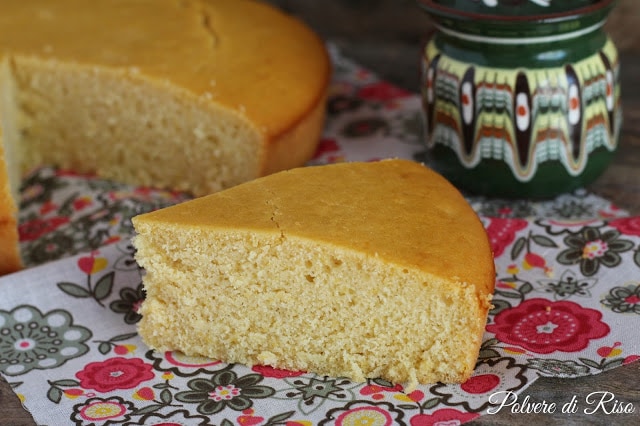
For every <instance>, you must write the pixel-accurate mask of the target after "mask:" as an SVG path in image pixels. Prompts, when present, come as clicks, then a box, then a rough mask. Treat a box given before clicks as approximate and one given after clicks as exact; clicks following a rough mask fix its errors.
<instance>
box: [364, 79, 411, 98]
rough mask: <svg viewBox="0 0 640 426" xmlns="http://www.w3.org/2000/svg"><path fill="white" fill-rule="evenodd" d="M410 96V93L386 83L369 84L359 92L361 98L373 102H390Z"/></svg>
mask: <svg viewBox="0 0 640 426" xmlns="http://www.w3.org/2000/svg"><path fill="white" fill-rule="evenodd" d="M408 96H411V93H410V92H408V91H406V90H404V89H401V88H399V87H397V86H394V85H392V84H389V83H385V82H380V83H373V84H369V85H367V86H364V87H362V88H361V89H360V90H358V97H359V98H361V99H366V100H373V101H389V100H393V99H399V98H406V97H408Z"/></svg>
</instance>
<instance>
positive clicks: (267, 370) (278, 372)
mask: <svg viewBox="0 0 640 426" xmlns="http://www.w3.org/2000/svg"><path fill="white" fill-rule="evenodd" d="M251 370H253V371H255V372H256V373H258V374H262V375H263V376H264V377H274V378H276V379H284V378H285V377H298V376H302V375H303V374H304V371H291V370H284V369H280V368H274V367H271V366H269V365H254V366H253V367H251Z"/></svg>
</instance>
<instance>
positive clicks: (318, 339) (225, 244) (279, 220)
mask: <svg viewBox="0 0 640 426" xmlns="http://www.w3.org/2000/svg"><path fill="white" fill-rule="evenodd" d="M134 226H135V229H136V231H137V233H138V234H137V236H136V237H135V239H134V244H135V246H136V248H137V254H136V258H137V260H138V262H139V264H140V265H141V266H143V267H144V268H145V269H146V275H145V277H144V281H143V282H144V287H145V290H146V293H147V297H146V300H145V302H144V303H143V305H142V308H141V314H142V315H143V317H142V320H141V322H140V323H139V332H140V335H141V336H142V338H143V339H144V341H145V342H146V343H147V344H148V345H149V346H151V347H152V348H155V349H157V350H179V351H182V352H184V353H186V354H188V355H199V356H207V357H210V358H214V359H219V360H223V361H227V362H239V363H243V364H247V365H255V364H261V365H265V364H266V365H271V366H273V367H277V368H284V369H290V370H302V371H312V372H315V373H318V374H325V375H331V376H345V377H348V378H351V379H353V380H356V381H364V380H365V379H366V378H376V377H381V378H385V379H387V380H390V381H393V382H398V383H408V384H409V385H411V386H414V385H415V384H417V383H432V382H437V381H442V382H462V381H464V380H466V379H467V378H468V377H469V376H470V375H471V373H472V371H473V369H474V366H475V363H476V360H477V356H478V351H479V346H480V343H481V338H482V335H483V332H484V327H485V323H486V317H487V312H488V309H489V307H490V299H491V294H492V292H493V285H494V266H493V257H492V253H491V250H490V246H489V243H488V239H487V236H486V233H485V231H484V228H483V226H482V224H481V222H480V221H479V219H478V217H477V215H476V214H475V212H474V211H473V210H472V209H471V207H470V206H469V205H468V204H467V203H466V201H465V200H464V198H463V197H462V196H461V195H460V194H459V193H458V192H457V190H455V189H454V188H453V187H452V186H451V185H450V184H449V183H448V182H447V181H446V180H445V179H444V178H442V177H441V176H440V175H438V174H436V173H435V172H433V171H431V170H430V169H428V168H427V167H425V166H423V165H421V164H418V163H415V162H412V161H408V160H384V161H380V162H375V163H344V164H334V165H325V166H314V167H304V168H298V169H293V170H290V171H285V172H280V173H277V174H274V175H271V176H268V177H266V178H260V179H257V180H254V181H252V182H249V183H246V184H242V185H239V186H236V187H234V188H231V189H229V190H225V191H222V192H219V193H216V194H213V195H210V196H206V197H202V198H199V199H196V200H192V201H188V202H186V203H183V204H180V205H177V206H173V207H169V208H166V209H162V210H158V211H156V212H153V213H148V214H144V215H140V216H137V217H135V218H134Z"/></svg>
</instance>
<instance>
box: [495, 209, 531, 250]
mask: <svg viewBox="0 0 640 426" xmlns="http://www.w3.org/2000/svg"><path fill="white" fill-rule="evenodd" d="M526 227H527V221H526V220H524V219H503V218H500V217H494V218H491V222H490V223H489V226H487V228H486V229H487V234H488V235H489V241H490V243H491V249H492V250H493V255H494V256H495V257H498V256H500V255H501V254H502V253H503V252H504V250H505V249H506V248H507V247H509V245H511V243H513V240H515V238H516V233H517V232H518V231H520V230H521V229H524V228H526Z"/></svg>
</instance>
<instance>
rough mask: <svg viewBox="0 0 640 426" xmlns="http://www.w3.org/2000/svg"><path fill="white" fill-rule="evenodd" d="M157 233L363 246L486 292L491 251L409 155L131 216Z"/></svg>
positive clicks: (305, 172) (296, 173)
mask: <svg viewBox="0 0 640 426" xmlns="http://www.w3.org/2000/svg"><path fill="white" fill-rule="evenodd" d="M134 222H135V224H136V228H139V226H138V225H142V226H144V224H145V223H146V224H147V226H153V225H154V224H162V228H163V229H170V230H171V229H173V230H175V231H176V232H180V231H181V230H183V229H194V228H196V229H201V230H203V231H205V233H204V235H206V230H207V229H212V230H218V231H220V230H222V231H226V232H245V231H246V232H266V233H279V234H282V235H283V236H284V237H285V238H288V237H296V238H308V239H313V240H316V241H322V242H324V243H326V244H332V245H335V246H339V247H343V248H347V249H352V250H357V251H361V252H365V253H368V254H371V255H374V256H378V257H379V258H381V259H384V260H385V261H388V262H390V263H394V264H397V265H403V266H406V267H411V268H418V269H421V270H424V271H426V272H428V273H431V274H433V275H435V276H438V277H442V278H445V279H449V278H452V279H457V280H459V281H460V282H466V283H469V284H474V285H476V286H477V287H479V288H478V291H479V292H480V293H483V294H488V293H489V292H490V289H491V288H492V286H493V282H494V268H493V256H492V253H491V248H490V245H489V241H488V238H487V235H486V232H485V230H484V227H483V226H482V223H481V222H480V219H479V218H478V216H477V215H476V213H475V212H474V211H473V209H472V208H471V206H470V205H469V204H468V203H467V201H466V200H465V199H464V197H462V195H461V194H460V193H459V192H458V190H457V189H455V188H454V187H453V186H452V185H451V184H450V183H449V182H448V181H447V180H446V179H444V178H443V177H442V176H440V175H439V174H437V173H436V172H434V171H432V170H431V169H429V168H427V167H425V166H423V165H421V164H419V163H416V162H413V161H409V160H383V161H379V162H371V163H360V162H353V163H339V164H332V165H324V166H310V167H301V168H297V169H293V170H288V171H284V172H280V173H276V174H273V175H270V176H267V177H264V178H259V179H256V180H254V181H251V182H248V183H245V184H241V185H238V186H235V187H233V188H230V189H227V190H225V191H222V192H218V193H215V194H212V195H208V196H205V197H202V198H198V199H195V200H191V201H188V202H185V203H182V204H179V205H176V206H172V207H168V208H165V209H161V210H158V211H155V212H152V213H147V214H144V215H141V216H138V217H136V218H134Z"/></svg>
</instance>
